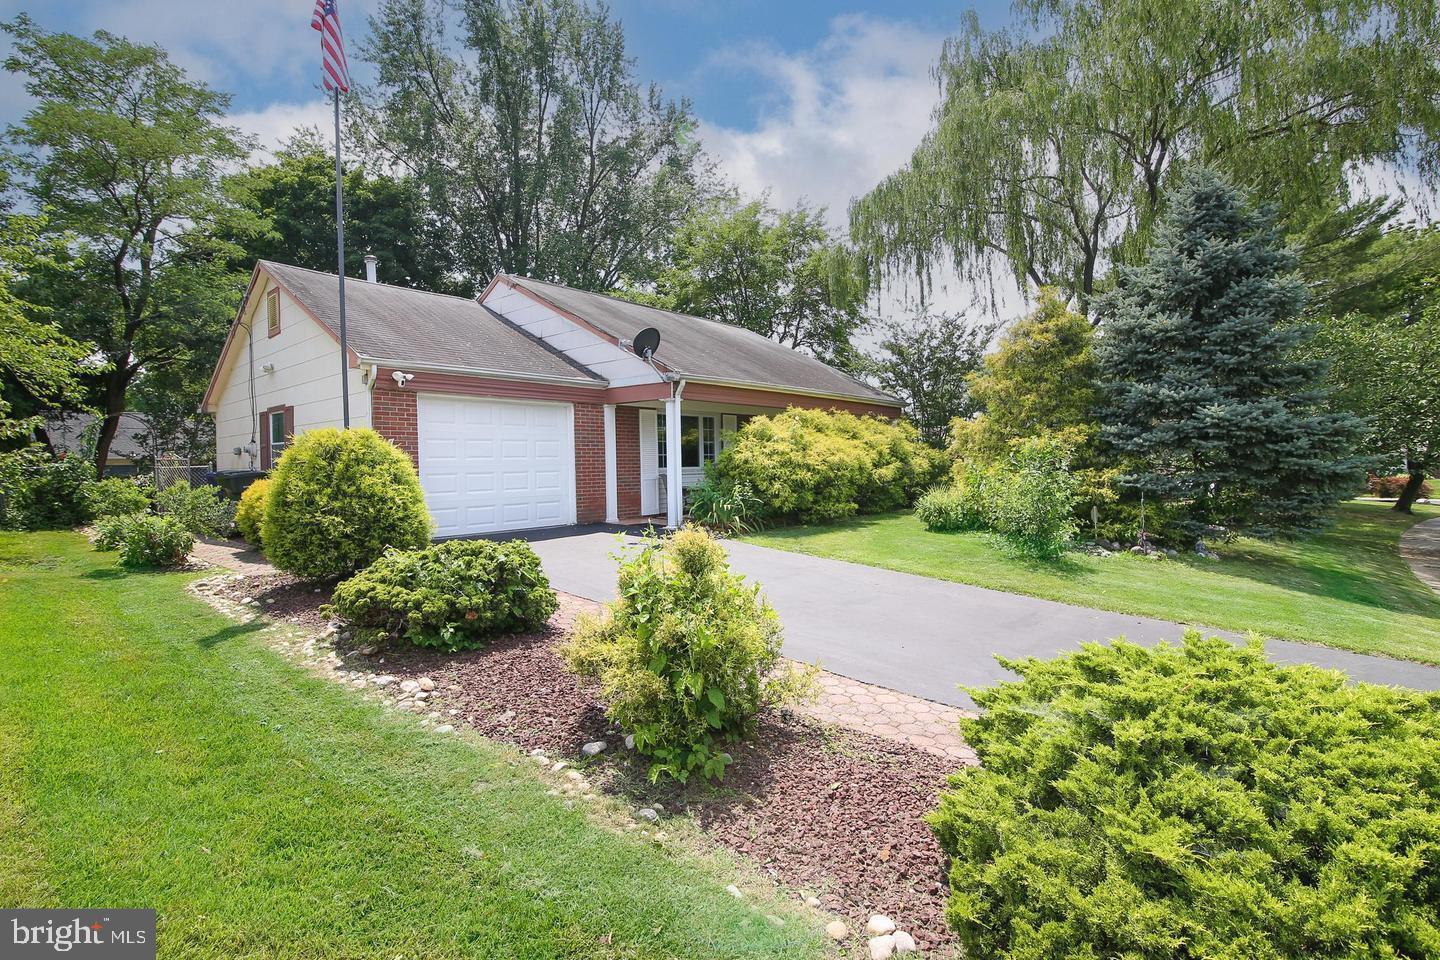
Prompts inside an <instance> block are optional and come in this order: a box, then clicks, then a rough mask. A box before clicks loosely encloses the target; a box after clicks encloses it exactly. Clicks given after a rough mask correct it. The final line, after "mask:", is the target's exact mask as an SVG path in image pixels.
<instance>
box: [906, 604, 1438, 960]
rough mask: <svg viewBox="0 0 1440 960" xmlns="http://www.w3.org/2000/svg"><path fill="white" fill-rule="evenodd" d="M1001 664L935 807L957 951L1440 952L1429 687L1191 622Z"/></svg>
mask: <svg viewBox="0 0 1440 960" xmlns="http://www.w3.org/2000/svg"><path fill="white" fill-rule="evenodd" d="M1005 666H1006V667H1008V668H1009V669H1011V670H1013V671H1015V672H1016V673H1018V674H1019V675H1020V677H1021V679H1020V680H1019V681H1018V682H1014V683H1004V684H1000V685H999V686H995V687H990V688H987V689H983V690H979V691H976V692H974V693H973V696H974V698H975V701H976V703H977V704H978V705H979V706H980V708H981V713H980V715H979V717H977V718H976V719H972V720H963V721H961V728H962V732H963V733H964V736H965V740H966V742H967V743H969V744H970V745H971V746H972V747H973V748H974V749H975V751H976V753H977V754H978V755H979V758H980V761H981V765H980V766H977V767H972V768H968V769H966V770H963V771H961V772H960V773H958V774H956V775H955V776H954V777H952V778H951V789H950V790H948V791H947V792H945V793H944V794H942V795H941V799H940V805H939V808H938V809H937V810H935V811H934V812H932V813H931V814H930V815H929V817H928V819H929V822H930V825H931V826H932V827H933V828H934V830H935V833H936V835H937V837H938V838H939V840H940V845H941V847H942V848H944V850H945V852H946V853H947V854H948V855H949V857H950V858H951V866H950V891H951V893H950V901H949V905H948V908H947V916H948V918H949V921H950V924H951V925H952V926H953V927H954V929H955V930H956V931H957V932H958V934H959V938H960V942H961V946H962V947H963V952H964V954H965V955H967V956H972V957H997V958H1007V960H1022V958H1024V960H1029V958H1037V957H1127V958H1133V960H1200V958H1215V960H1221V958H1239V957H1246V958H1252V957H1253V958H1257V960H1290V958H1293V960H1299V958H1309V957H1326V958H1355V960H1359V958H1367V957H1421V956H1437V955H1440V858H1437V857H1436V855H1435V851H1436V850H1440V694H1434V693H1426V694H1422V693H1412V692H1407V691H1403V690H1399V689H1394V688H1389V687H1378V686H1372V685H1369V684H1351V683H1349V682H1347V680H1346V678H1345V677H1344V676H1343V675H1341V674H1340V673H1339V672H1337V671H1328V670H1319V669H1316V668H1313V667H1291V666H1278V665H1275V664H1272V663H1270V662H1269V661H1267V660H1266V658H1265V653H1264V649H1263V647H1262V645H1261V643H1260V641H1259V640H1254V641H1252V642H1251V644H1250V645H1249V646H1248V647H1237V646H1234V645H1232V644H1231V643H1229V642H1227V641H1224V640H1220V639H1218V638H1210V639H1202V638H1201V637H1200V635H1199V634H1198V633H1195V632H1193V631H1192V632H1190V633H1189V634H1187V635H1186V637H1185V641H1184V644H1183V646H1165V645H1162V646H1160V647H1158V648H1154V649H1147V648H1144V647H1141V646H1138V645H1136V644H1131V643H1125V642H1123V641H1120V642H1116V643H1114V644H1113V645H1109V646H1102V645H1099V644H1087V645H1086V646H1085V647H1084V648H1082V649H1081V650H1079V651H1077V652H1075V653H1072V654H1068V655H1066V656H1062V657H1058V658H1056V659H1053V660H1036V659H1029V660H1024V661H1016V662H1008V661H1007V662H1005Z"/></svg>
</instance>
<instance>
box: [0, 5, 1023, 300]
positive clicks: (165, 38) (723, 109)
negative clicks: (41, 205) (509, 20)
mask: <svg viewBox="0 0 1440 960" xmlns="http://www.w3.org/2000/svg"><path fill="white" fill-rule="evenodd" d="M312 2H313V0H230V2H229V3H225V4H218V3H213V2H207V0H201V2H195V0H188V2H187V0H107V2H99V0H65V2H60V3H56V2H53V0H52V2H48V3H41V2H36V0H0V15H3V16H4V18H5V19H9V18H10V17H11V16H13V15H14V14H15V13H17V12H20V11H27V12H29V14H30V15H31V17H32V18H34V19H35V20H36V22H37V23H39V24H40V25H41V26H43V27H45V28H47V29H50V30H66V31H70V32H75V33H82V34H88V33H90V32H92V31H94V30H96V29H99V28H103V29H108V30H111V31H113V32H116V33H120V34H123V35H126V36H128V37H130V38H132V39H135V40H143V41H148V42H155V43H159V44H161V45H162V46H164V47H165V48H166V49H168V50H169V51H170V52H171V55H172V57H174V59H175V60H176V61H177V62H178V63H180V64H181V65H183V66H184V67H185V68H186V69H187V70H189V71H191V73H192V74H194V75H195V76H198V77H200V78H202V79H204V80H205V81H207V82H208V83H210V84H211V85H212V86H214V87H216V88H218V89H221V90H225V91H227V92H229V93H231V94H232V95H233V97H234V101H233V111H232V119H233V121H234V122H235V123H236V124H237V125H239V126H241V127H243V128H245V129H246V130H248V131H249V132H251V133H253V134H255V136H256V137H258V138H259V140H260V142H261V144H262V145H263V146H274V145H275V144H276V143H277V142H279V140H280V139H282V138H283V137H284V136H285V135H286V134H287V133H288V132H289V131H290V130H292V129H294V127H295V126H297V125H303V124H315V123H326V122H327V121H328V110H327V109H326V107H325V104H324V103H323V101H322V100H321V97H320V92H319V89H318V86H317V80H318V57H319V53H318V50H319V43H318V35H317V34H316V33H315V32H314V31H312V30H311V29H310V26H309V22H310V10H311V8H312ZM339 2H340V9H341V17H342V21H343V23H344V25H345V28H346V35H347V38H348V39H349V45H350V46H351V48H352V51H353V48H354V46H355V41H356V40H357V39H358V36H359V35H360V34H362V33H364V32H365V30H366V15H367V14H368V13H369V12H370V11H371V10H373V9H374V8H375V7H376V6H377V5H378V3H379V0H339ZM972 8H973V9H975V10H976V11H977V13H978V14H979V16H980V19H981V22H982V23H983V24H984V25H985V26H987V27H995V26H1001V25H1003V24H1004V23H1005V22H1006V21H1007V20H1008V18H1009V6H1008V0H969V2H966V0H962V2H941V0H914V2H908V3H903V4H895V3H883V2H877V0H850V2H828V3H827V2H820V0H782V2H773V0H771V2H766V0H730V2H708V3H707V2H703V0H613V2H612V6H611V10H612V13H613V14H614V15H615V16H616V17H617V18H618V19H620V21H621V22H622V23H623V24H624V26H625V34H626V40H627V45H628V49H629V52H630V54H631V56H632V57H633V58H634V59H635V61H636V72H637V75H638V77H639V78H640V79H641V80H642V81H654V82H657V83H659V84H660V85H661V87H662V88H663V89H664V91H665V93H666V94H667V95H668V96H671V97H675V98H679V97H685V98H688V99H690V100H691V101H692V103H693V105H694V109H695V113H696V115H697V117H698V118H699V120H700V132H701V136H702V137H703V139H704V142H705V145H706V148H707V150H708V151H709V152H710V154H711V155H712V156H713V157H714V158H715V159H716V161H717V162H718V164H719V166H720V169H721V171H722V172H723V173H724V174H725V175H726V176H727V177H728V178H729V179H730V180H732V181H733V182H735V183H736V184H737V185H738V186H739V187H740V188H741V189H742V190H744V191H746V192H747V193H750V194H759V193H761V192H768V193H769V194H770V196H771V198H772V199H773V200H774V201H775V202H776V203H777V204H780V205H782V206H788V205H790V204H792V203H795V202H797V201H799V200H802V199H804V200H807V201H808V202H810V203H812V204H815V205H820V206H824V207H826V208H827V209H828V210H829V212H830V219H831V222H832V223H833V224H834V225H835V226H836V227H837V228H838V227H841V226H843V224H844V220H845V208H846V206H847V204H848V202H849V200H850V198H851V197H854V196H856V195H859V194H863V193H864V192H866V191H867V190H868V189H870V187H872V186H873V185H874V184H875V183H876V182H877V181H878V180H879V179H880V178H881V177H883V176H884V175H885V174H887V173H889V172H890V171H892V170H894V169H895V168H896V167H898V166H899V165H900V164H902V163H903V162H904V161H905V159H906V158H907V157H908V156H909V153H910V151H911V149H912V148H913V147H914V145H915V143H916V142H917V141H918V140H919V138H920V137H921V135H922V134H923V133H924V131H925V130H926V129H927V127H928V125H929V116H930V111H931V109H932V107H933V106H934V103H935V100H936V88H935V85H934V82H933V81H932V79H931V77H930V72H929V71H930V68H931V66H932V65H933V63H934V61H935V59H936V57H937V55H938V54H939V50H940V45H941V43H942V42H943V40H944V38H945V37H946V36H947V35H949V34H951V33H953V32H955V30H956V28H957V26H958V24H959V23H960V20H961V18H962V16H964V14H965V12H966V11H967V10H969V9H972ZM356 60H358V58H357V57H355V56H353V54H352V61H356ZM352 68H353V69H354V71H355V72H356V73H357V74H358V75H359V76H360V77H361V78H362V79H363V78H364V75H365V67H364V65H363V64H361V63H358V62H352ZM0 85H3V86H0V122H6V123H8V122H13V121H14V120H16V119H18V118H19V116H20V115H22V113H23V111H24V109H25V97H24V94H23V92H22V91H21V90H20V89H19V84H18V83H17V81H16V80H15V79H14V78H11V77H8V76H5V77H3V78H0ZM956 294H957V295H958V294H959V291H956ZM947 299H950V298H947V297H943V296H942V297H941V300H942V302H943V301H944V300H947ZM966 299H968V298H966ZM954 305H956V306H959V305H960V304H959V303H955V304H954Z"/></svg>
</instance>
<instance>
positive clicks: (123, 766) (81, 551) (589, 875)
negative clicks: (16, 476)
mask: <svg viewBox="0 0 1440 960" xmlns="http://www.w3.org/2000/svg"><path fill="white" fill-rule="evenodd" d="M194 576H195V575H194V574H177V573H129V572H124V571H121V570H120V569H118V568H117V567H116V566H115V564H114V555H113V554H97V553H95V552H93V551H91V550H90V548H89V545H88V544H86V543H85V541H84V540H83V539H82V538H81V537H79V536H78V535H76V534H71V533H55V534H0V904H5V905H6V906H55V907H154V908H156V909H157V910H158V911H159V917H160V929H159V937H158V942H159V948H160V955H161V956H162V957H216V958H220V957H224V958H240V957H284V958H308V957H377V958H381V957H383V958H385V960H393V958H397V957H403V958H437V957H496V958H511V957H515V958H530V957H537V958H538V957H626V958H632V957H633V958H645V957H704V958H712V957H799V956H813V955H817V954H821V953H823V952H824V951H823V948H822V946H821V945H820V941H819V938H818V937H817V936H816V934H815V932H814V931H813V930H812V929H810V926H809V924H808V923H807V922H804V921H801V920H799V919H797V918H795V917H791V918H790V919H789V921H788V922H786V924H785V925H784V926H783V927H782V926H776V925H774V924H773V923H772V922H771V921H769V920H767V919H766V917H765V916H764V915H763V913H762V910H763V909H771V910H773V909H775V908H774V907H773V906H771V907H769V908H758V909H757V908H756V907H753V906H751V905H750V904H749V903H748V902H741V901H738V900H736V899H735V898H733V897H732V896H730V895H729V894H728V893H726V891H725V884H726V883H728V882H730V880H732V879H734V876H733V874H731V873H730V872H729V871H727V870H726V869H725V867H724V864H723V863H722V862H719V861H716V862H712V861H711V860H709V859H697V858H694V857H692V856H689V855H685V854H679V853H674V854H672V853H671V852H670V851H668V850H666V849H662V848H660V847H658V846H656V845H654V844H650V843H647V842H646V841H643V840H640V839H638V838H635V837H633V836H630V835H619V834H616V833H612V832H609V831H608V830H605V829H601V828H600V827H598V826H596V825H594V824H592V823H591V822H590V821H588V820H587V819H586V817H585V815H584V814H583V812H581V811H580V810H578V809H574V810H572V809H567V808H566V807H565V806H564V805H563V802H562V800H561V799H558V798H552V797H549V796H547V795H546V786H545V783H544V782H543V781H542V780H541V779H540V777H539V775H538V773H536V772H535V771H534V768H533V765H532V764H530V763H529V761H528V760H527V759H525V758H522V757H520V756H519V755H518V754H516V753H514V752H513V751H506V750H503V749H502V748H500V747H498V746H495V745H493V744H490V743H489V742H487V741H483V740H479V739H478V738H475V739H470V740H462V739H461V738H459V737H457V736H442V735H437V734H434V733H430V732H426V731H424V730H423V728H422V727H421V726H420V725H419V724H418V722H417V721H416V720H415V719H414V718H412V717H406V716H404V715H398V714H392V713H387V712H385V711H384V710H382V709H381V708H380V707H379V706H377V705H375V704H372V703H370V702H368V701H366V700H364V699H363V698H362V697H360V696H359V695H357V694H354V693H353V692H352V691H350V690H348V689H346V688H343V687H340V686H338V685H336V684H334V683H332V682H330V681H327V680H323V679H320V678H317V677H313V676H311V675H309V674H307V673H305V672H304V671H302V670H300V669H299V668H297V667H295V666H293V665H291V664H289V663H287V662H286V661H284V660H283V659H282V658H281V657H280V656H279V655H278V654H275V653H273V652H272V651H271V650H270V649H269V648H267V647H266V646H265V644H264V641H263V638H261V637H259V636H257V635H256V630H257V627H256V626H254V625H238V624H235V623H233V622H231V621H228V620H226V619H224V618H222V617H220V616H219V615H217V614H215V613H214V612H213V611H211V610H210V609H209V608H208V607H206V606H205V605H204V604H202V603H201V602H199V601H198V600H195V599H193V598H191V597H189V596H188V595H186V594H185V593H184V592H183V588H184V585H185V583H186V582H187V580H189V579H193V577H194Z"/></svg>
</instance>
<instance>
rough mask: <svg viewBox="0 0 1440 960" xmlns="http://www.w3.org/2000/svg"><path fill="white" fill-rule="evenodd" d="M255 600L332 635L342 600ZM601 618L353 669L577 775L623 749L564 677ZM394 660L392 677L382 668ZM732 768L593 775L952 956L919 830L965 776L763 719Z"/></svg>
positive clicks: (266, 593) (288, 585) (591, 689)
mask: <svg viewBox="0 0 1440 960" xmlns="http://www.w3.org/2000/svg"><path fill="white" fill-rule="evenodd" d="M218 592H220V593H221V594H223V595H224V596H227V597H229V598H231V599H233V600H237V601H239V600H243V599H245V598H253V599H255V600H257V601H259V609H260V610H263V611H264V612H265V613H266V614H268V615H269V616H271V617H274V618H276V619H280V620H284V621H286V622H290V623H296V624H300V625H305V626H321V625H323V624H324V623H325V618H324V617H322V616H320V614H319V612H318V607H319V606H320V604H321V603H324V602H326V601H327V600H328V599H329V591H328V590H322V592H320V593H316V592H314V585H313V584H308V583H304V582H302V581H298V580H296V579H294V578H292V577H288V576H286V575H283V574H278V575H274V576H263V577H258V576H252V577H242V578H236V579H234V580H230V581H227V582H226V583H225V584H224V585H223V586H222V587H221V588H220V589H219V591H218ZM596 606H597V605H596V604H593V603H591V602H589V601H586V600H582V599H580V598H577V597H571V596H568V595H565V594H561V595H560V609H559V611H558V612H557V613H556V614H555V616H554V617H553V618H552V619H551V621H550V622H549V623H548V624H547V625H546V627H545V628H544V629H542V630H540V631H538V632H537V633H534V634H530V635H526V636H516V637H507V638H504V639H502V640H499V641H496V642H495V643H492V644H490V645H489V646H487V647H485V648H484V649H481V650H472V651H466V652H462V653H456V654H442V653H436V652H433V651H425V650H418V649H395V648H391V649H387V650H385V651H383V653H382V654H381V655H380V656H377V657H371V658H365V657H359V656H357V655H354V654H350V655H347V656H346V658H345V659H346V661H347V666H348V667H349V668H350V669H360V668H364V667H367V666H368V667H369V669H371V670H373V671H374V672H376V673H380V672H384V673H389V674H393V675H394V676H396V677H399V678H401V679H404V678H407V677H420V676H428V677H430V678H431V679H432V680H434V681H435V685H436V688H435V699H433V700H432V701H431V703H432V705H433V706H434V707H435V708H436V709H438V710H441V711H442V712H443V713H444V714H445V715H446V717H447V720H451V719H453V720H455V721H463V722H464V723H466V724H468V725H469V726H471V727H472V728H474V729H475V730H476V731H478V732H479V733H481V734H483V735H484V736H486V737H489V738H491V739H494V740H500V741H504V742H507V743H512V744H515V745H517V746H520V747H523V748H524V749H526V750H531V749H536V748H539V749H543V750H545V751H546V752H547V753H549V754H550V755H551V756H552V757H554V758H557V759H567V760H571V761H574V760H576V759H578V756H579V752H580V746H581V745H582V744H583V743H586V742H588V741H591V740H601V739H603V740H606V741H607V742H608V743H609V744H610V745H611V748H612V750H614V749H615V748H616V747H617V746H618V745H619V740H620V737H619V735H618V731H616V730H615V728H614V727H613V725H611V724H610V723H609V721H608V720H607V719H606V718H605V715H604V712H603V710H602V708H601V706H600V704H599V703H598V701H597V696H596V694H597V690H596V686H595V684H594V683H592V682H591V681H589V680H586V679H582V678H579V677H575V676H574V675H572V674H570V673H569V672H567V671H566V670H565V669H564V668H563V666H562V664H561V661H560V657H559V654H558V651H557V646H558V645H559V643H560V642H561V641H563V640H564V638H565V636H566V634H567V633H568V632H569V629H570V627H571V625H572V624H573V622H574V618H575V615H576V614H577V613H579V612H581V611H582V610H589V609H594V608H595V607H596ZM382 660H383V663H382V662H381V661H382ZM730 752H731V755H732V756H733V757H734V763H732V764H731V766H730V767H729V768H728V769H727V770H726V773H725V779H724V782H723V783H722V784H721V785H719V786H710V785H706V784H703V783H698V782H696V783H692V784H690V785H689V786H687V787H683V788H681V787H678V786H676V785H672V786H669V787H654V786H651V785H650V784H649V783H648V781H647V780H646V779H645V776H644V773H645V771H644V766H643V763H642V762H637V761H636V760H635V759H634V758H633V757H629V756H626V755H625V753H624V751H623V750H621V751H617V752H615V753H607V754H604V755H602V756H601V757H600V758H598V760H597V761H596V762H592V763H590V764H589V765H588V766H587V767H586V773H587V775H588V776H590V777H591V779H592V780H594V781H595V782H597V783H599V784H601V785H602V786H603V788H604V789H606V790H608V791H610V792H613V793H617V794H620V795H622V796H624V797H625V798H626V799H627V800H628V801H630V802H632V803H634V804H636V805H644V804H648V803H653V802H656V801H658V802H660V803H661V804H662V805H663V806H664V808H665V809H666V810H667V811H673V810H676V809H678V808H684V809H685V810H686V811H687V812H688V813H689V814H690V815H691V816H692V817H693V818H694V819H695V821H696V822H697V823H699V824H700V825H701V826H702V827H703V828H704V830H705V831H706V832H707V833H708V834H709V835H710V836H712V837H713V838H715V839H716V840H718V841H719V842H721V843H723V844H725V845H726V846H728V847H730V848H731V849H733V850H735V851H737V852H739V853H741V854H744V855H745V856H747V857H748V858H750V859H751V860H752V861H753V862H755V863H757V864H758V865H759V866H760V867H761V868H762V869H763V870H765V872H767V873H768V874H769V875H770V876H772V877H773V878H774V879H775V880H777V881H779V882H780V883H782V884H785V885H786V886H789V887H792V888H795V889H797V890H801V891H803V892H806V893H813V894H814V895H815V896H818V897H820V899H821V901H822V903H823V904H824V906H825V907H826V908H827V909H829V910H832V911H834V912H836V913H839V914H841V915H842V916H844V917H846V918H847V920H849V921H850V923H851V926H852V929H856V930H859V929H860V928H859V925H860V924H863V922H864V919H865V917H866V916H868V915H869V914H870V913H884V914H887V915H888V916H890V917H891V918H893V919H894V920H895V922H896V923H897V924H899V925H900V927H901V929H904V930H908V931H909V932H910V933H911V935H912V936H914V938H915V940H916V942H917V944H918V945H919V946H920V947H921V948H922V949H926V948H933V947H938V946H943V945H949V944H951V943H953V936H952V935H951V933H950V932H949V930H948V929H947V927H946V925H945V919H944V903H945V891H946V885H945V860H944V856H943V854H942V853H941V851H940V847H939V844H938V843H937V842H936V840H935V837H934V835H933V834H932V833H931V832H930V828H929V827H928V826H926V824H925V823H924V821H923V820H922V819H921V818H922V817H923V815H924V814H925V813H926V812H927V811H929V810H930V809H932V808H933V807H934V806H935V797H936V794H937V792H938V791H939V790H940V789H941V788H942V787H943V786H944V783H945V777H946V775H947V774H949V773H950V772H952V769H953V767H954V764H953V763H951V762H949V761H947V760H945V759H944V758H942V757H938V756H936V755H934V754H931V753H928V752H926V751H923V750H919V749H917V748H915V747H911V746H908V745H905V744H902V743H896V742H893V741H889V740H884V739H880V738H878V737H873V736H869V735H867V734H862V733H858V732H854V731H850V730H844V729H840V728H825V727H822V726H821V725H819V724H817V723H815V722H814V721H812V720H809V719H807V718H803V717H800V716H798V715H795V714H791V713H789V712H788V711H779V712H776V713H771V714H768V715H766V716H764V717H762V718H761V719H760V721H759V724H758V728H757V730H756V732H755V735H754V736H753V737H751V738H750V739H749V740H748V741H747V742H745V743H742V744H736V745H734V746H733V747H731V748H730Z"/></svg>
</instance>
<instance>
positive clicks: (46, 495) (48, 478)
mask: <svg viewBox="0 0 1440 960" xmlns="http://www.w3.org/2000/svg"><path fill="white" fill-rule="evenodd" d="M94 480H95V468H94V467H93V466H92V465H91V464H90V462H89V461H88V460H83V459H81V458H79V457H59V458H56V459H53V460H51V459H41V460H38V461H34V462H30V463H27V464H25V466H24V468H23V470H22V471H21V476H20V478H19V481H18V483H17V486H16V490H15V491H14V494H13V498H12V502H11V503H10V505H9V506H8V508H7V515H8V517H9V520H8V522H9V523H10V524H11V525H12V526H17V527H21V528H23V529H27V530H54V529H68V528H70V527H76V526H79V525H80V524H82V523H85V522H87V521H88V520H89V519H90V508H89V505H88V504H87V502H86V499H85V487H86V484H88V483H92V482H94Z"/></svg>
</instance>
